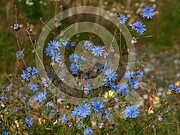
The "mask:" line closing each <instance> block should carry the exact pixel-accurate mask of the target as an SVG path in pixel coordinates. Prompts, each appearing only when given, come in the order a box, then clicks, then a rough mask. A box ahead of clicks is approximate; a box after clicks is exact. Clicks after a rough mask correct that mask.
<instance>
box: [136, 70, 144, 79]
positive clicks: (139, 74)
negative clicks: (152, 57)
mask: <svg viewBox="0 0 180 135" xmlns="http://www.w3.org/2000/svg"><path fill="white" fill-rule="evenodd" d="M137 76H138V77H139V78H142V77H143V76H144V72H143V71H142V70H140V69H139V70H138V72H137Z"/></svg>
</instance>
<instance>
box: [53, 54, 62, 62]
mask: <svg viewBox="0 0 180 135" xmlns="http://www.w3.org/2000/svg"><path fill="white" fill-rule="evenodd" d="M51 58H52V60H54V61H56V62H59V61H61V53H59V52H57V53H53V54H52V57H51Z"/></svg>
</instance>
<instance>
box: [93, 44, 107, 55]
mask: <svg viewBox="0 0 180 135" xmlns="http://www.w3.org/2000/svg"><path fill="white" fill-rule="evenodd" d="M103 48H104V47H101V46H94V47H93V48H92V49H91V50H92V54H93V55H94V56H96V57H99V56H102V53H103V51H104V49H103Z"/></svg>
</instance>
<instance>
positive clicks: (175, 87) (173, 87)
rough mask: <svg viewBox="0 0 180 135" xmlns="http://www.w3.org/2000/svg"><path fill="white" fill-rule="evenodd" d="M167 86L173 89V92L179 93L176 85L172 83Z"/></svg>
mask: <svg viewBox="0 0 180 135" xmlns="http://www.w3.org/2000/svg"><path fill="white" fill-rule="evenodd" d="M169 88H170V89H171V90H173V91H175V92H178V93H180V88H179V87H177V86H176V85H174V84H170V85H169Z"/></svg>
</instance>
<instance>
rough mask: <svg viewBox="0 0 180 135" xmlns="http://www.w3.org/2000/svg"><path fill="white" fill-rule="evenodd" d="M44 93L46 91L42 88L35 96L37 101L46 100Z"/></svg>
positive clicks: (45, 93)
mask: <svg viewBox="0 0 180 135" xmlns="http://www.w3.org/2000/svg"><path fill="white" fill-rule="evenodd" d="M46 95H47V92H46V91H45V90H44V91H43V92H40V93H39V94H38V95H37V96H36V97H35V100H36V101H37V102H39V103H41V102H42V101H44V100H46Z"/></svg>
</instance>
